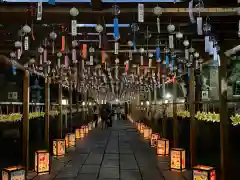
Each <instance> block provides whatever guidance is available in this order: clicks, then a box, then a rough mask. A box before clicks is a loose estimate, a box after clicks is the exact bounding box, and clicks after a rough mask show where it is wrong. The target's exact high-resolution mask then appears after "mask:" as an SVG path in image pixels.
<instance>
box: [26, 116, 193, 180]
mask: <svg viewBox="0 0 240 180" xmlns="http://www.w3.org/2000/svg"><path fill="white" fill-rule="evenodd" d="M51 168H52V169H51V174H49V175H40V176H36V175H35V177H33V176H34V175H33V174H31V173H29V177H28V179H32V180H96V179H99V180H104V179H105V180H111V179H112V180H117V179H118V180H176V179H178V180H186V179H187V180H191V177H189V176H190V173H189V172H185V173H184V174H181V175H178V174H176V173H175V172H170V171H169V170H168V169H169V158H168V157H157V155H156V150H155V149H154V148H151V147H150V145H149V142H147V141H146V140H144V139H143V137H142V136H141V135H140V133H138V132H137V130H136V129H135V127H134V125H133V124H131V123H130V122H129V121H122V120H121V121H120V120H119V121H115V122H113V127H112V128H109V129H105V130H101V129H98V128H97V129H94V130H92V131H91V132H90V133H89V134H88V135H87V136H86V137H85V138H84V139H82V140H78V141H77V146H76V148H74V149H71V150H70V151H69V153H68V154H66V156H65V157H63V158H59V159H58V160H57V159H53V160H52V163H51ZM31 176H32V177H31Z"/></svg>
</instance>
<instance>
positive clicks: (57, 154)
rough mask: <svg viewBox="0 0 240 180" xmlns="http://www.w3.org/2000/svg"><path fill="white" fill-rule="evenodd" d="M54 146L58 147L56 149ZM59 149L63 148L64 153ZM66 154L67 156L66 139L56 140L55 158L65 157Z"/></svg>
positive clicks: (54, 141)
mask: <svg viewBox="0 0 240 180" xmlns="http://www.w3.org/2000/svg"><path fill="white" fill-rule="evenodd" d="M54 146H56V147H55V148H54ZM61 146H62V147H61ZM59 148H63V151H62V152H61V151H60V152H59ZM65 154H66V141H65V139H54V140H53V156H54V157H63V156H64V155H65Z"/></svg>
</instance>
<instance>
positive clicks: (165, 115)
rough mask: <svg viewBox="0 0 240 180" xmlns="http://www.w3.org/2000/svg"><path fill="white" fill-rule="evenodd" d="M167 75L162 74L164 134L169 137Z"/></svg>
mask: <svg viewBox="0 0 240 180" xmlns="http://www.w3.org/2000/svg"><path fill="white" fill-rule="evenodd" d="M165 88H166V87H165V75H164V74H163V75H162V96H163V97H162V100H163V103H162V105H163V120H162V135H163V137H164V138H167V112H166V111H167V103H165V96H166V89H165Z"/></svg>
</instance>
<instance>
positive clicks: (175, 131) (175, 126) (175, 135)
mask: <svg viewBox="0 0 240 180" xmlns="http://www.w3.org/2000/svg"><path fill="white" fill-rule="evenodd" d="M173 145H174V147H175V148H177V147H178V145H179V144H178V120H177V83H176V82H174V83H173Z"/></svg>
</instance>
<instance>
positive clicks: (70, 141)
mask: <svg viewBox="0 0 240 180" xmlns="http://www.w3.org/2000/svg"><path fill="white" fill-rule="evenodd" d="M66 137H67V140H66V146H67V147H75V146H76V136H75V134H74V133H68V134H67V135H66Z"/></svg>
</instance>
